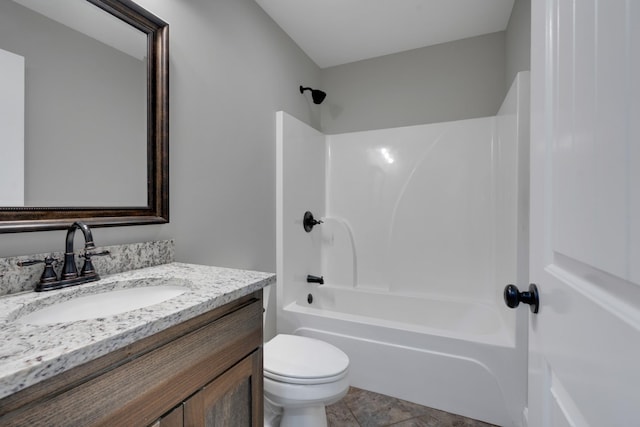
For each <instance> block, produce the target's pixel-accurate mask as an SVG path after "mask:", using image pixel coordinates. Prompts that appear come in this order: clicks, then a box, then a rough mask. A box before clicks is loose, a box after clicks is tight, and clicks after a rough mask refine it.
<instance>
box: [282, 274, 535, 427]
mask: <svg viewBox="0 0 640 427" xmlns="http://www.w3.org/2000/svg"><path fill="white" fill-rule="evenodd" d="M310 295H311V298H312V302H311V303H309V302H308V295H304V297H300V298H299V300H297V301H294V302H292V303H289V304H287V305H286V306H284V307H283V309H282V316H281V318H279V321H278V322H279V323H278V329H279V330H281V331H283V332H286V333H294V334H299V335H303V336H308V337H313V338H318V339H321V340H324V341H327V342H329V343H332V344H334V345H335V346H337V347H339V348H340V349H342V350H343V351H344V352H345V353H347V354H348V356H349V358H350V361H351V365H350V379H351V384H352V385H353V386H355V387H359V388H363V389H366V390H371V391H375V392H378V393H382V394H385V395H389V396H393V397H397V398H400V399H404V400H408V401H411V402H415V403H418V404H421V405H426V406H430V407H433V408H437V409H441V410H445V411H448V412H453V413H456V414H460V415H464V416H467V417H471V418H475V419H479V420H482V421H486V422H490V423H493V424H497V425H500V426H514V425H521V422H520V421H518V420H519V419H521V417H522V414H521V413H518V410H516V409H511V408H516V407H519V406H521V405H517V403H518V402H519V401H520V400H522V399H523V398H524V397H523V396H521V394H522V393H523V390H524V388H523V387H522V383H520V385H519V386H518V381H521V378H519V377H518V376H517V375H514V372H518V371H519V370H521V368H522V367H521V366H520V367H518V366H516V362H515V361H516V360H517V357H515V354H514V353H515V351H516V346H515V343H514V336H515V333H514V328H513V326H511V327H510V326H509V325H506V324H505V320H504V317H502V316H500V313H499V312H498V310H499V309H501V307H500V308H498V307H497V306H496V304H490V303H478V302H469V301H463V300H454V299H442V298H436V297H430V298H425V297H424V296H417V295H398V294H389V293H385V292H377V291H371V290H361V289H357V288H341V287H336V286H331V285H324V286H320V287H316V288H313V289H312V290H311V291H310ZM391 361H392V362H391Z"/></svg>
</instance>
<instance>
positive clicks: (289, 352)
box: [264, 334, 349, 384]
mask: <svg viewBox="0 0 640 427" xmlns="http://www.w3.org/2000/svg"><path fill="white" fill-rule="evenodd" d="M348 366H349V357H348V356H347V355H346V354H344V352H342V350H340V349H339V348H337V347H334V346H333V345H331V344H329V343H326V342H324V341H320V340H317V339H314V338H308V337H301V336H298V335H286V334H281V335H276V336H275V337H274V338H273V339H272V340H271V341H269V342H268V343H266V344H265V345H264V375H265V377H267V378H271V379H273V380H276V381H283V382H289V383H296V384H301V383H306V384H317V383H325V382H332V381H337V380H338V379H340V378H343V377H344V376H345V375H346V373H347V368H348Z"/></svg>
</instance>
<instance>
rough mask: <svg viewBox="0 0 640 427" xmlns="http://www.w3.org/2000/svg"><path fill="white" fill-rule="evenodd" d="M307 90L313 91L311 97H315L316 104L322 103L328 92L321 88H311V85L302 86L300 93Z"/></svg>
mask: <svg viewBox="0 0 640 427" xmlns="http://www.w3.org/2000/svg"><path fill="white" fill-rule="evenodd" d="M305 90H310V91H311V98H312V99H313V103H314V104H322V101H324V98H325V97H326V96H327V94H326V93H325V92H323V91H321V90H319V89H311V88H310V87H302V86H300V93H304V91H305Z"/></svg>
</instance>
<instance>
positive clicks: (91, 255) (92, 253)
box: [80, 251, 111, 259]
mask: <svg viewBox="0 0 640 427" xmlns="http://www.w3.org/2000/svg"><path fill="white" fill-rule="evenodd" d="M105 255H111V252H109V251H102V252H89V251H85V252H84V253H83V254H82V255H80V257H81V258H85V259H87V258H89V259H90V258H91V257H93V256H105Z"/></svg>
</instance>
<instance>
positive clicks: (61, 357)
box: [0, 263, 275, 399]
mask: <svg viewBox="0 0 640 427" xmlns="http://www.w3.org/2000/svg"><path fill="white" fill-rule="evenodd" d="M274 282H275V275H274V274H272V273H262V272H256V271H246V270H234V269H229V268H220V267H209V266H202V265H193V264H183V263H170V264H164V265H159V266H155V267H149V268H143V269H140V270H133V271H128V272H124V273H118V274H113V275H110V276H105V277H103V278H102V279H101V280H99V281H97V282H92V283H86V284H82V285H78V286H75V287H71V288H66V289H61V290H55V291H47V292H23V293H19V294H12V295H8V296H4V297H0V313H1V314H0V325H1V329H0V342H2V347H1V348H0V399H1V398H3V397H5V396H7V395H10V394H12V393H15V392H17V391H20V390H22V389H24V388H26V387H29V386H31V385H33V384H36V383H38V382H40V381H43V380H45V379H47V378H50V377H53V376H54V375H57V374H60V373H62V372H64V371H67V370H69V369H71V368H73V367H76V366H79V365H81V364H83V363H85V362H88V361H90V360H93V359H96V358H98V357H100V356H103V355H105V354H108V353H110V352H112V351H114V350H117V349H119V348H121V347H124V346H126V345H128V344H131V343H132V342H135V341H138V340H140V339H142V338H145V337H148V336H151V335H153V334H155V333H158V332H160V331H162V330H164V329H166V328H168V327H171V326H173V325H176V324H178V323H181V322H184V321H185V320H188V319H191V318H193V317H196V316H198V315H200V314H202V313H205V312H207V311H210V310H212V309H214V308H217V307H220V306H222V305H224V304H226V303H228V302H231V301H233V300H235V299H238V298H240V297H242V296H244V295H248V294H250V293H252V292H254V291H257V290H259V289H262V288H263V287H265V286H267V285H269V284H271V283H274ZM158 284H172V285H179V286H184V287H186V288H188V291H186V292H185V293H183V294H181V295H179V296H177V297H174V298H172V299H170V300H167V301H164V302H161V303H159V304H155V305H151V306H148V307H144V308H141V309H137V310H133V311H129V312H126V313H121V314H116V315H113V316H109V317H105V318H98V319H89V320H79V321H75V322H67V323H55V324H50V325H30V324H24V323H20V322H16V321H15V320H16V319H18V318H20V317H21V316H22V315H24V314H27V313H29V312H32V311H34V310H37V309H39V308H42V307H45V306H47V305H50V304H51V303H55V302H58V301H64V300H67V299H70V298H74V297H78V296H83V295H90V294H93V293H99V292H104V291H108V290H111V289H117V288H124V287H132V286H154V285H158Z"/></svg>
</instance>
